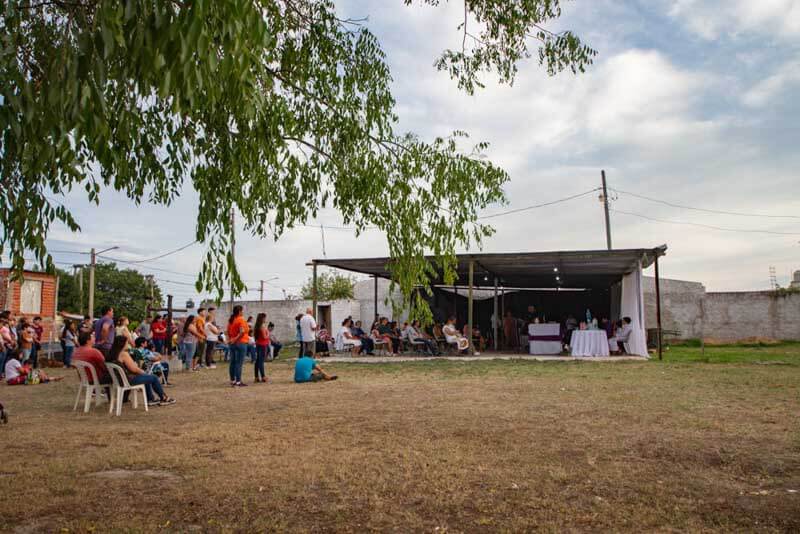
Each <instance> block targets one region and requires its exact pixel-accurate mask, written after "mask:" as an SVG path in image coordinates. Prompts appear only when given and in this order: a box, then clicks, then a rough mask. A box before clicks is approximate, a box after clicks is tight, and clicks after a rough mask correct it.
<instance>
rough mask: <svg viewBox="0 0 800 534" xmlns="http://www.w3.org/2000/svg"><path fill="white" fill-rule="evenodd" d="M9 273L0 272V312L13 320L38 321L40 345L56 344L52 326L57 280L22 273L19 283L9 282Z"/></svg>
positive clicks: (30, 272) (54, 313)
mask: <svg viewBox="0 0 800 534" xmlns="http://www.w3.org/2000/svg"><path fill="white" fill-rule="evenodd" d="M11 274H12V271H11V269H0V310H9V311H10V312H11V313H12V314H14V317H16V318H18V319H19V318H20V317H27V318H28V319H30V320H33V318H34V317H41V318H42V324H43V326H44V333H43V334H42V341H43V343H47V342H49V341H58V335H57V334H56V333H55V332H54V330H55V329H54V327H53V325H54V324H55V319H56V308H57V307H58V277H57V276H55V275H52V274H47V273H41V272H36V271H24V272H23V279H22V280H12V279H11Z"/></svg>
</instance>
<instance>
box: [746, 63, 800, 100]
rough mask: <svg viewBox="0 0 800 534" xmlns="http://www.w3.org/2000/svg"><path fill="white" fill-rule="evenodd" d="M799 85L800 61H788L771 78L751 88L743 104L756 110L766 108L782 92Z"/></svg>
mask: <svg viewBox="0 0 800 534" xmlns="http://www.w3.org/2000/svg"><path fill="white" fill-rule="evenodd" d="M797 84H800V61H788V62H786V63H784V64H783V65H781V66H780V67H779V68H778V69H777V70H776V71H775V73H774V74H772V75H771V76H770V77H768V78H766V79H764V80H762V81H760V82H758V83H757V84H756V85H755V86H753V87H752V88H750V90H748V91H747V92H746V93H745V94H744V95H743V96H742V102H744V103H745V104H746V105H748V106H750V107H754V108H759V107H764V106H766V105H767V104H769V103H770V102H772V101H773V100H774V99H775V98H776V97H777V96H779V94H780V93H781V92H782V91H784V90H786V89H789V88H790V87H792V86H793V85H797Z"/></svg>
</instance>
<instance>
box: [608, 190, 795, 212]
mask: <svg viewBox="0 0 800 534" xmlns="http://www.w3.org/2000/svg"><path fill="white" fill-rule="evenodd" d="M609 189H610V190H612V191H614V192H616V193H622V194H623V195H630V196H632V197H636V198H640V199H642V200H648V201H650V202H657V203H658V204H664V205H666V206H670V207H673V208H679V209H684V210H694V211H704V212H706V213H716V214H719V215H735V216H738V217H760V218H770V219H800V215H768V214H765V213H744V212H740V211H725V210H713V209H708V208H698V207H694V206H685V205H682V204H675V203H673V202H668V201H666V200H660V199H657V198H651V197H647V196H644V195H640V194H638V193H632V192H630V191H623V190H622V189H616V188H614V187H609Z"/></svg>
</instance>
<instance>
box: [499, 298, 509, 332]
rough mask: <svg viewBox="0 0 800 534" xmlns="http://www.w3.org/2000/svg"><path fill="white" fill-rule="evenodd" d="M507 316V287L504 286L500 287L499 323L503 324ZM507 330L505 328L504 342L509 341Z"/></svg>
mask: <svg viewBox="0 0 800 534" xmlns="http://www.w3.org/2000/svg"><path fill="white" fill-rule="evenodd" d="M505 316H506V288H505V286H503V287H502V288H501V289H500V320H499V321H498V322H499V324H503V321H504V320H505V319H504V318H505ZM505 335H506V331H505V329H504V330H503V343H508V340H507V339H506V338H505Z"/></svg>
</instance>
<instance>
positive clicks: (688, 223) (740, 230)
mask: <svg viewBox="0 0 800 534" xmlns="http://www.w3.org/2000/svg"><path fill="white" fill-rule="evenodd" d="M611 211H613V212H614V213H621V214H623V215H631V216H633V217H639V218H641V219H647V220H648V221H654V222H660V223H668V224H680V225H684V226H698V227H700V228H709V229H711V230H719V231H722V232H738V233H744V234H770V235H800V232H773V231H772V230H749V229H745V228H722V227H719V226H712V225H710V224H701V223H691V222H686V221H669V220H666V219H656V218H655V217H648V216H647V215H642V214H640V213H631V212H629V211H622V210H617V209H612V210H611Z"/></svg>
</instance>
